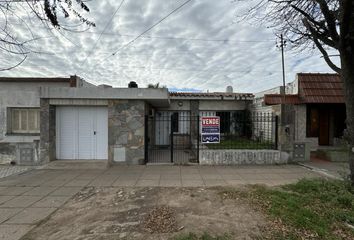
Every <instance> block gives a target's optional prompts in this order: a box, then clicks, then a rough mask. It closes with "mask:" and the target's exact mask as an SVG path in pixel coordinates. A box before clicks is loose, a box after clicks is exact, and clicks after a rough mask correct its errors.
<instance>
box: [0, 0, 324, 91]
mask: <svg viewBox="0 0 354 240" xmlns="http://www.w3.org/2000/svg"><path fill="white" fill-rule="evenodd" d="M182 2H183V1H162V0H149V1H147V0H134V1H132V0H126V1H125V2H124V4H123V5H122V7H121V9H120V10H119V11H118V13H117V14H116V16H115V17H114V18H113V21H112V22H111V23H110V24H109V25H108V27H107V29H106V31H105V32H104V33H103V34H102V36H101V38H100V40H99V42H98V43H97V45H96V47H95V44H96V41H97V40H98V38H99V36H100V33H101V32H102V31H103V29H104V28H105V26H106V24H107V23H108V21H109V20H110V19H111V16H112V15H113V13H114V11H115V10H116V8H117V7H118V6H119V4H120V1H117V0H106V1H89V2H87V4H88V5H89V7H90V9H91V13H90V15H89V18H90V19H92V20H94V21H95V23H96V25H97V27H96V28H91V29H89V30H88V31H86V32H82V33H72V32H63V33H61V34H60V33H58V32H57V31H54V33H50V32H49V31H48V30H47V29H45V28H43V26H42V25H41V24H39V23H38V21H33V20H32V21H30V22H28V24H29V25H30V26H31V28H32V29H33V31H34V32H35V33H36V35H38V36H41V37H46V38H43V39H40V40H38V41H37V42H36V43H34V44H33V47H36V48H38V49H39V50H41V51H45V52H48V53H50V54H30V55H29V57H28V59H27V61H26V62H25V63H24V64H22V65H21V66H20V67H18V68H16V69H14V70H12V71H8V72H1V73H0V74H1V75H2V76H13V77H15V76H19V77H20V76H40V77H43V76H46V77H52V76H68V75H73V74H76V75H79V76H81V77H83V78H85V79H86V80H87V81H89V82H92V83H94V84H102V83H105V84H110V85H113V86H115V87H126V86H127V84H128V82H129V81H136V82H137V83H138V84H139V86H146V85H147V84H148V83H157V82H159V83H160V84H161V85H166V86H167V87H168V88H170V89H201V90H203V91H206V90H209V91H225V88H226V86H228V85H231V86H233V88H234V91H237V92H258V91H261V90H264V89H268V88H271V87H275V86H278V85H280V84H282V72H281V54H280V51H279V49H277V48H276V47H275V42H276V39H275V36H274V35H273V33H272V31H271V30H269V29H267V28H265V27H263V26H255V25H251V24H249V23H246V22H237V21H235V15H237V14H241V13H242V12H244V11H245V10H246V9H247V7H248V6H250V5H249V3H247V2H248V1H245V2H242V3H238V4H240V5H238V4H237V3H232V2H230V1H229V0H220V1H213V0H194V1H191V2H190V3H189V4H187V5H186V6H184V7H183V8H182V9H180V10H179V11H178V12H176V13H175V14H173V15H172V16H171V17H169V18H168V19H166V20H165V21H163V22H162V23H161V24H159V25H158V26H157V27H155V28H153V29H152V30H151V31H150V32H148V33H146V34H145V35H144V36H142V37H141V38H139V39H137V40H136V41H134V42H133V43H132V44H130V45H129V46H126V44H127V43H129V42H130V41H131V40H133V39H134V38H135V36H137V35H139V34H140V33H142V32H143V31H144V30H146V29H147V28H148V27H150V26H151V25H153V24H154V23H156V22H157V21H159V20H160V19H161V18H162V17H164V16H165V15H166V14H168V13H169V12H171V11H172V10H173V9H175V8H176V7H177V6H179V5H180V4H181V3H182ZM16 31H17V34H18V35H19V36H20V37H22V38H26V36H27V35H28V32H27V31H26V29H25V27H24V26H22V27H19V28H17V29H16ZM219 40H220V41H219ZM223 40H225V41H223ZM125 46H126V47H125ZM115 52H117V53H116V54H115V55H114V56H113V55H112V53H115ZM285 55H286V59H285V63H286V78H287V81H288V82H290V81H293V80H294V78H295V74H296V73H297V72H331V70H330V68H329V67H328V66H327V65H326V64H325V62H324V60H323V59H322V58H320V56H319V53H318V52H316V51H308V52H306V51H304V52H301V53H295V52H291V51H290V50H289V49H286V52H285ZM86 58H87V59H86ZM85 59H86V60H85ZM13 61H15V59H12V58H8V57H6V58H2V59H1V60H0V66H3V65H5V64H9V63H11V62H13Z"/></svg>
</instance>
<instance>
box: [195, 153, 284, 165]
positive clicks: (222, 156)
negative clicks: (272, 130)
mask: <svg viewBox="0 0 354 240" xmlns="http://www.w3.org/2000/svg"><path fill="white" fill-rule="evenodd" d="M287 162H288V159H287V158H286V157H284V156H283V154H282V153H281V151H278V150H243V149H240V150H235V149H203V150H200V151H199V163H200V165H247V164H250V165H257V164H258V165H265V164H268V165H271V164H286V163H287Z"/></svg>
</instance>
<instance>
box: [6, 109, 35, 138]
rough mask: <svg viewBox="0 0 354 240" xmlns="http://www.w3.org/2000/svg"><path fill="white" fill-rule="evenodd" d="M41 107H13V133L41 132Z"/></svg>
mask: <svg viewBox="0 0 354 240" xmlns="http://www.w3.org/2000/svg"><path fill="white" fill-rule="evenodd" d="M39 118H40V116H39V108H12V109H11V122H10V123H11V132H12V133H39Z"/></svg>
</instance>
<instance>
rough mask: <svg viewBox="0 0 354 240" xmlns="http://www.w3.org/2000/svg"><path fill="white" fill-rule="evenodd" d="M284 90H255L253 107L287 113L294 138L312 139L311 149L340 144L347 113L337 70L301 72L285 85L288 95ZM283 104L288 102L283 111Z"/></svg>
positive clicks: (285, 114)
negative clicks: (257, 92) (323, 72)
mask: <svg viewBox="0 0 354 240" xmlns="http://www.w3.org/2000/svg"><path fill="white" fill-rule="evenodd" d="M281 90H282V88H281V87H279V88H275V89H272V90H269V91H264V92H262V93H261V94H256V98H255V101H254V104H253V108H254V109H256V110H257V111H262V110H264V111H273V112H276V113H277V114H279V115H280V114H284V118H283V121H284V124H285V125H288V126H289V131H290V133H289V134H290V135H291V136H292V138H293V139H292V140H293V141H295V142H310V143H311V150H317V149H318V148H319V147H321V146H336V145H338V144H340V142H341V139H342V136H343V132H344V129H345V128H346V125H345V119H346V113H345V102H344V93H343V83H342V82H341V79H340V76H339V75H338V74H322V73H298V74H297V75H296V79H295V81H294V82H292V83H290V84H288V85H287V86H286V95H285V97H284V95H283V94H280V93H281ZM257 96H258V98H257ZM280 104H285V105H286V106H288V107H287V108H286V109H287V110H286V111H285V112H283V113H281V108H280ZM283 111H284V110H283Z"/></svg>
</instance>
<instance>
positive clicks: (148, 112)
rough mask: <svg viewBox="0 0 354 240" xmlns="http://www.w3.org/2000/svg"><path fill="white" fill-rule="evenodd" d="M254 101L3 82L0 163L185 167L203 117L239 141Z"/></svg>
mask: <svg viewBox="0 0 354 240" xmlns="http://www.w3.org/2000/svg"><path fill="white" fill-rule="evenodd" d="M252 99H253V94H250V93H234V92H233V91H232V90H230V88H228V92H224V93H175V92H173V93H169V92H168V90H167V89H165V88H160V89H152V88H138V86H137V84H135V83H132V82H131V83H130V84H129V87H128V88H112V87H110V86H108V85H100V86H95V85H93V84H90V83H88V82H86V81H84V80H83V79H81V78H79V77H77V76H71V77H68V78H0V161H3V162H5V161H6V162H9V161H15V162H16V163H17V164H27V165H40V164H45V163H48V162H50V161H54V160H74V159H75V160H81V159H85V160H105V161H107V162H108V163H110V164H119V163H125V164H144V163H146V162H147V161H148V162H154V161H155V162H159V160H160V159H162V160H163V161H167V162H177V163H178V162H179V163H183V162H184V161H185V160H187V161H189V160H191V158H193V157H192V155H194V156H195V155H198V154H199V152H198V149H199V116H219V117H220V119H221V134H222V135H223V136H227V135H232V136H235V135H236V134H239V135H240V134H241V133H243V132H242V131H241V130H240V129H246V128H245V127H244V125H245V123H244V122H242V121H239V120H237V119H239V118H238V117H239V116H243V115H244V114H245V113H246V112H247V111H248V108H249V105H250V104H251V102H252ZM235 119H236V120H235ZM242 124H243V125H242ZM247 129H248V128H247ZM154 150H155V151H154ZM154 154H155V155H156V156H155V155H154ZM274 154H275V155H276V156H278V155H279V154H278V152H275V153H274ZM268 155H269V154H268ZM159 156H160V158H159ZM253 156H254V155H250V154H249V155H244V156H243V157H244V158H246V157H248V158H250V157H251V158H253ZM178 158H180V159H178ZM240 159H241V158H240ZM240 161H241V160H240Z"/></svg>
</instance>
